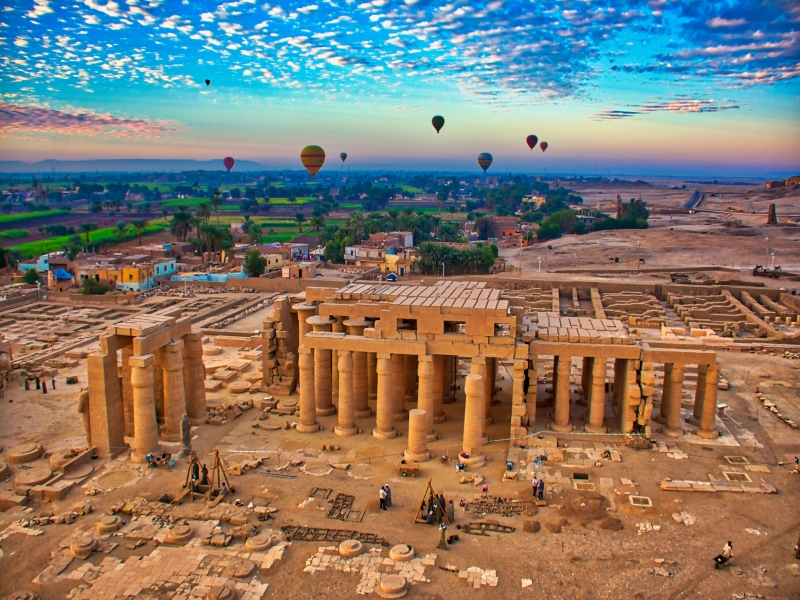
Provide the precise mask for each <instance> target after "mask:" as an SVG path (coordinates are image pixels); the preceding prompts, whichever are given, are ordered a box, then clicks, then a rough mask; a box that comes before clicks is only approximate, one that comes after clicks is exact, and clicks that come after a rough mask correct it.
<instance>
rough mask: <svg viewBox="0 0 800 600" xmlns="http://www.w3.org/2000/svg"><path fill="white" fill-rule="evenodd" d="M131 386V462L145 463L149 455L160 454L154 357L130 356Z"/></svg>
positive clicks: (146, 355)
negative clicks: (154, 386)
mask: <svg viewBox="0 0 800 600" xmlns="http://www.w3.org/2000/svg"><path fill="white" fill-rule="evenodd" d="M129 362H130V365H131V385H132V386H133V438H134V449H133V450H132V451H131V460H132V461H133V462H139V463H141V462H145V461H146V460H147V455H148V454H149V453H151V452H152V453H153V454H156V453H160V449H159V446H158V424H157V422H156V407H155V394H154V393H153V383H154V377H153V365H154V364H155V356H153V355H152V354H144V355H142V356H131V358H130V360H129Z"/></svg>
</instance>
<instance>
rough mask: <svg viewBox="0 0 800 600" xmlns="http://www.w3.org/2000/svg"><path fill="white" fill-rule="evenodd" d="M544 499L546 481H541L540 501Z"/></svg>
mask: <svg viewBox="0 0 800 600" xmlns="http://www.w3.org/2000/svg"><path fill="white" fill-rule="evenodd" d="M543 499H544V479H540V480H539V500H543Z"/></svg>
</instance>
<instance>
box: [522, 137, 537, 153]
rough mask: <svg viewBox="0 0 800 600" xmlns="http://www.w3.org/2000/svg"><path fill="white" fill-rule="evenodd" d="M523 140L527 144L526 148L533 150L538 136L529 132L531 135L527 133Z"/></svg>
mask: <svg viewBox="0 0 800 600" xmlns="http://www.w3.org/2000/svg"><path fill="white" fill-rule="evenodd" d="M525 141H526V142H527V144H528V148H530V149H531V150H533V149H534V148H536V143H537V142H538V141H539V138H538V137H536V136H535V135H533V134H531V135H529V136H528V137H526V138H525Z"/></svg>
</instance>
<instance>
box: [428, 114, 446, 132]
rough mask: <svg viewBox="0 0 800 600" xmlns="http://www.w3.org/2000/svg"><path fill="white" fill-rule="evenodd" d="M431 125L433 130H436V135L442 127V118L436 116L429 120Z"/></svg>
mask: <svg viewBox="0 0 800 600" xmlns="http://www.w3.org/2000/svg"><path fill="white" fill-rule="evenodd" d="M431 123H432V124H433V128H434V129H435V130H436V133H439V130H440V129H441V128H442V127H444V117H442V116H440V115H436V116H435V117H433V118H432V119H431Z"/></svg>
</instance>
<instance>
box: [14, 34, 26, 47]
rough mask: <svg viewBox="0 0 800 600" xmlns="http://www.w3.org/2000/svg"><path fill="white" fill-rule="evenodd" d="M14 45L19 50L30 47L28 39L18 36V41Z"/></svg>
mask: <svg viewBox="0 0 800 600" xmlns="http://www.w3.org/2000/svg"><path fill="white" fill-rule="evenodd" d="M14 45H15V46H17V47H19V48H24V47H26V46H27V45H28V38H27V37H26V36H24V35H20V36H17V39H15V40H14Z"/></svg>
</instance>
